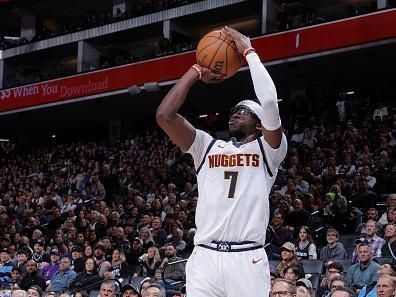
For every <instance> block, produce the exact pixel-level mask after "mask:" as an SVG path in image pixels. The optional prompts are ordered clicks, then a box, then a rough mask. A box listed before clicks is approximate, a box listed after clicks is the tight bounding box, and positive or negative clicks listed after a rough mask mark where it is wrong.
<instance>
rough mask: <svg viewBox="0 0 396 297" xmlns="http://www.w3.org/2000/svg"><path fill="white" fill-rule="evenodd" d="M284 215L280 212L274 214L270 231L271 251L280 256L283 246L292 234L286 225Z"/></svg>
mask: <svg viewBox="0 0 396 297" xmlns="http://www.w3.org/2000/svg"><path fill="white" fill-rule="evenodd" d="M283 224H284V220H283V215H282V214H281V213H280V212H278V213H274V215H273V217H272V221H271V224H270V225H269V231H270V232H271V238H272V241H271V250H272V252H273V253H276V254H278V255H280V254H281V247H282V245H283V244H284V243H285V242H286V241H287V240H288V239H289V237H290V233H289V230H288V228H287V227H285V226H284V225H283Z"/></svg>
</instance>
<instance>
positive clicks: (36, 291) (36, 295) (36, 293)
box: [27, 285, 43, 297]
mask: <svg viewBox="0 0 396 297" xmlns="http://www.w3.org/2000/svg"><path fill="white" fill-rule="evenodd" d="M27 296H28V297H41V296H43V290H42V289H41V287H39V286H37V285H33V286H30V287H29V288H28V289H27Z"/></svg>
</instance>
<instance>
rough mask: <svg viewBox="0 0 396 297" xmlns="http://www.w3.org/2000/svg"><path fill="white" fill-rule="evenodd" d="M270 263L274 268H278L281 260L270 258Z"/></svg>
mask: <svg viewBox="0 0 396 297" xmlns="http://www.w3.org/2000/svg"><path fill="white" fill-rule="evenodd" d="M268 262H269V264H270V265H272V266H273V267H274V268H276V267H277V266H278V264H279V262H280V261H279V260H269V261H268Z"/></svg>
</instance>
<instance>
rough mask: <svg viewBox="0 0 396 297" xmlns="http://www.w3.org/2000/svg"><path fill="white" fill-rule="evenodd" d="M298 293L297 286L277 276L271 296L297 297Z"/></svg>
mask: <svg viewBox="0 0 396 297" xmlns="http://www.w3.org/2000/svg"><path fill="white" fill-rule="evenodd" d="M296 294H297V286H296V285H295V284H294V283H293V282H291V281H289V280H287V279H282V278H277V279H276V280H275V281H274V284H273V285H272V289H271V291H270V297H295V296H296Z"/></svg>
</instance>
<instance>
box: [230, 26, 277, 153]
mask: <svg viewBox="0 0 396 297" xmlns="http://www.w3.org/2000/svg"><path fill="white" fill-rule="evenodd" d="M223 30H224V32H226V33H227V34H228V35H229V36H231V37H232V38H233V39H234V41H235V44H236V46H237V48H238V51H239V52H240V53H241V54H243V55H244V56H245V57H246V60H247V62H248V64H249V68H250V73H251V76H252V80H253V85H254V91H255V93H256V95H257V98H258V99H259V101H260V104H261V107H262V108H263V110H264V117H263V118H261V119H260V120H261V124H262V127H263V129H262V131H263V136H264V138H265V140H266V141H267V142H268V143H269V145H270V146H271V147H272V148H278V147H279V145H280V143H281V140H282V124H281V121H280V116H279V109H278V102H277V100H278V99H277V97H278V96H277V93H276V88H275V85H274V82H273V81H272V79H271V76H270V75H269V73H268V71H267V70H266V69H265V67H264V65H263V64H262V63H261V61H260V58H259V56H258V55H257V54H256V52H255V50H254V49H253V48H252V46H251V42H250V39H249V37H247V36H245V35H243V34H241V33H240V32H238V31H236V30H234V29H232V28H229V27H225V28H224V29H223Z"/></svg>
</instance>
